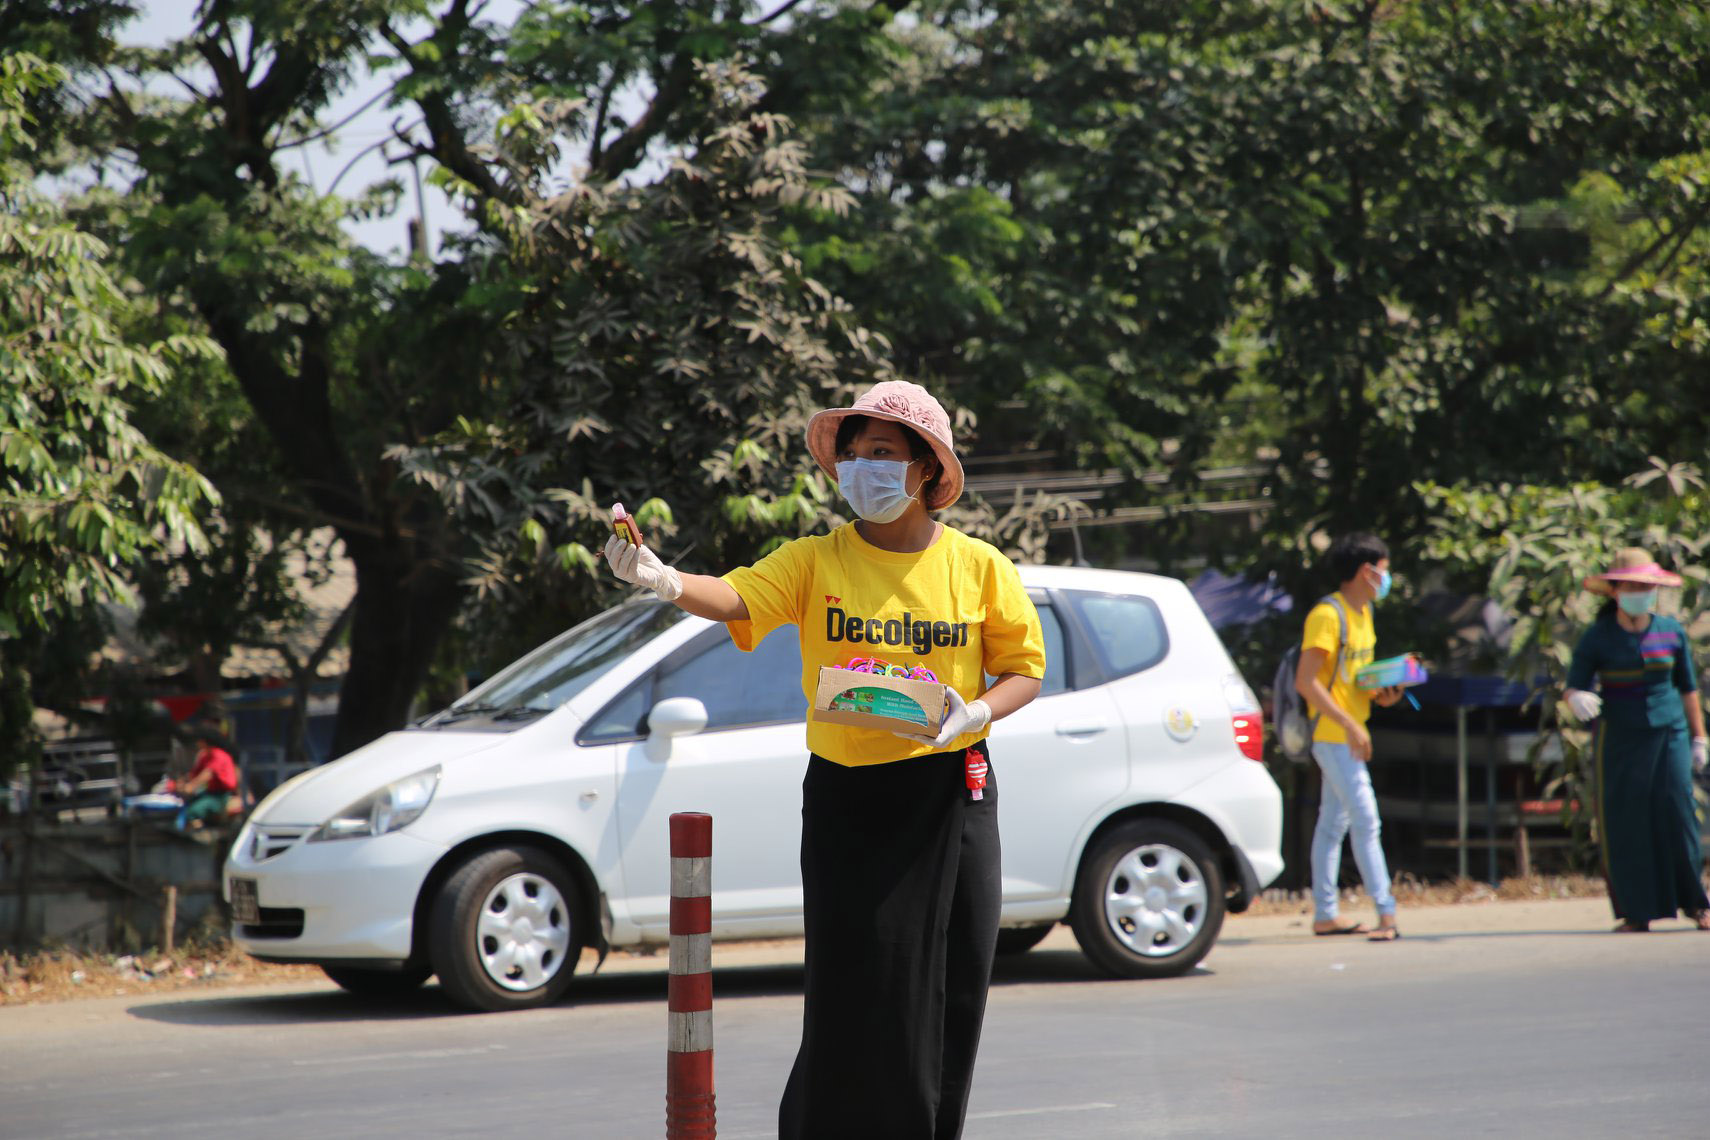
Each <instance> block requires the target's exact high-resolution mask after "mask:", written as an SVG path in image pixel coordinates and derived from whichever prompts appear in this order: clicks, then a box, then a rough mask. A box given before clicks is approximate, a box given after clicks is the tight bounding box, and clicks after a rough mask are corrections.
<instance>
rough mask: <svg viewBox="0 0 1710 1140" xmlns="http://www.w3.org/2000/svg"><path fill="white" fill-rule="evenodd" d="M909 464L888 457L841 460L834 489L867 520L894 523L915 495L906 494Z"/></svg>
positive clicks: (838, 464)
mask: <svg viewBox="0 0 1710 1140" xmlns="http://www.w3.org/2000/svg"><path fill="white" fill-rule="evenodd" d="M907 481H908V464H907V463H898V462H896V461H894V460H890V459H842V460H839V461H838V463H837V489H838V490H839V491H842V492H843V497H844V498H845V499H847V500H849V505H850V507H852V508H853V509H854V511H855V513H856V514H857V515H859V516H861V517H862V518H863V519H865V520H866V521H868V522H874V523H888V522H895V521H897V520H898V519H899V518H901V517H902V514H903V512H904V511H906V510H908V505H909V502H910V501H911V500H913V498H914V496H913V495H911V494H909V493H908V490H907Z"/></svg>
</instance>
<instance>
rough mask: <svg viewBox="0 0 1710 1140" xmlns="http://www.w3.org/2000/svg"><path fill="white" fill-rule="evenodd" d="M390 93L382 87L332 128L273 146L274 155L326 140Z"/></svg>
mask: <svg viewBox="0 0 1710 1140" xmlns="http://www.w3.org/2000/svg"><path fill="white" fill-rule="evenodd" d="M391 93H392V89H391V88H390V87H382V88H381V89H380V90H379V91H377V92H375V93H374V96H373V97H372V98H370V99H368V100H367V101H366V102H364V103H363V104H362V106H360V107H358V108H357V109H356V110H354V111H352V112H351V113H350V114H348V115H346V116H345V117H344V118H342V119H340V120H339V121H338V122H336V123H334V124H332V126H330V127H322V128H321V129H320V130H318V131H315V132H314V133H313V134H307V135H304V136H303V137H302V138H300V139H290V140H289V141H286V142H280V143H275V144H274V145H273V150H274V152H275V153H277V152H279V151H282V150H291V149H292V148H294V147H299V146H307V145H308V144H309V143H312V142H319V141H320V140H321V139H324V138H326V137H327V136H328V135H330V134H332V133H333V132H334V131H338V130H342V129H343V128H345V127H347V126H349V125H350V123H351V121H352V120H354V119H355V118H356V117H357V116H358V115H360V114H362V113H363V112H364V111H366V110H368V109H369V108H370V107H372V106H374V104H376V103H378V102H380V100H382V99H384V98H386V96H388V95H390V94H391Z"/></svg>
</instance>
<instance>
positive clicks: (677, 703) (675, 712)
mask: <svg viewBox="0 0 1710 1140" xmlns="http://www.w3.org/2000/svg"><path fill="white" fill-rule="evenodd" d="M706 726H707V706H706V705H704V704H702V703H701V702H700V701H698V700H696V699H695V698H694V697H669V698H667V699H665V700H663V701H660V702H659V703H658V704H656V705H654V706H653V711H652V712H650V713H648V714H647V731H648V734H649V735H650V736H652V737H653V738H655V739H668V738H670V737H673V736H693V735H694V734H695V733H697V732H699V731H701V729H703V728H705V727H706Z"/></svg>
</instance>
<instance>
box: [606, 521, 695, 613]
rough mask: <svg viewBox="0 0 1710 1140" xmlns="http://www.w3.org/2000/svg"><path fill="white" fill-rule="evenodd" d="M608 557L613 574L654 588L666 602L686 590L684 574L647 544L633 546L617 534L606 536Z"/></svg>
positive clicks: (674, 599)
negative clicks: (666, 563)
mask: <svg viewBox="0 0 1710 1140" xmlns="http://www.w3.org/2000/svg"><path fill="white" fill-rule="evenodd" d="M606 561H607V562H609V563H610V564H611V568H612V573H613V574H616V575H617V576H618V577H619V578H621V579H623V580H624V581H625V582H628V583H629V584H630V585H632V586H640V587H641V588H642V589H644V590H652V591H653V594H654V596H655V597H657V598H658V599H659V600H660V601H662V602H674V601H676V600H677V599H678V598H679V597H681V596H682V594H683V576H682V575H681V574H679V573H677V571H676V570H675V569H673V568H672V567H670V566H667V565H665V563H663V562H661V561H659V556H658V555H657V554H655V553H653V551H651V550H649V549H647V547H645V546H631V545H630V544H629V543H628V542H627V541H625V540H624V539H621V538H619V537H618V536H617V535H615V534H614V535H612V536H611V537H610V538H608V539H606Z"/></svg>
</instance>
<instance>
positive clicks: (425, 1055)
mask: <svg viewBox="0 0 1710 1140" xmlns="http://www.w3.org/2000/svg"><path fill="white" fill-rule="evenodd" d="M503 1048H504V1046H503V1045H476V1046H474V1047H473V1048H469V1049H415V1050H412V1051H410V1052H408V1053H364V1054H362V1055H360V1056H357V1057H309V1058H305V1059H301V1060H295V1061H292V1062H291V1063H292V1064H293V1065H298V1066H303V1065H342V1066H349V1065H372V1064H374V1063H376V1062H379V1061H437V1060H439V1059H440V1058H442V1057H479V1056H481V1055H482V1054H484V1053H496V1052H498V1051H500V1050H502V1049H503Z"/></svg>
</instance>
